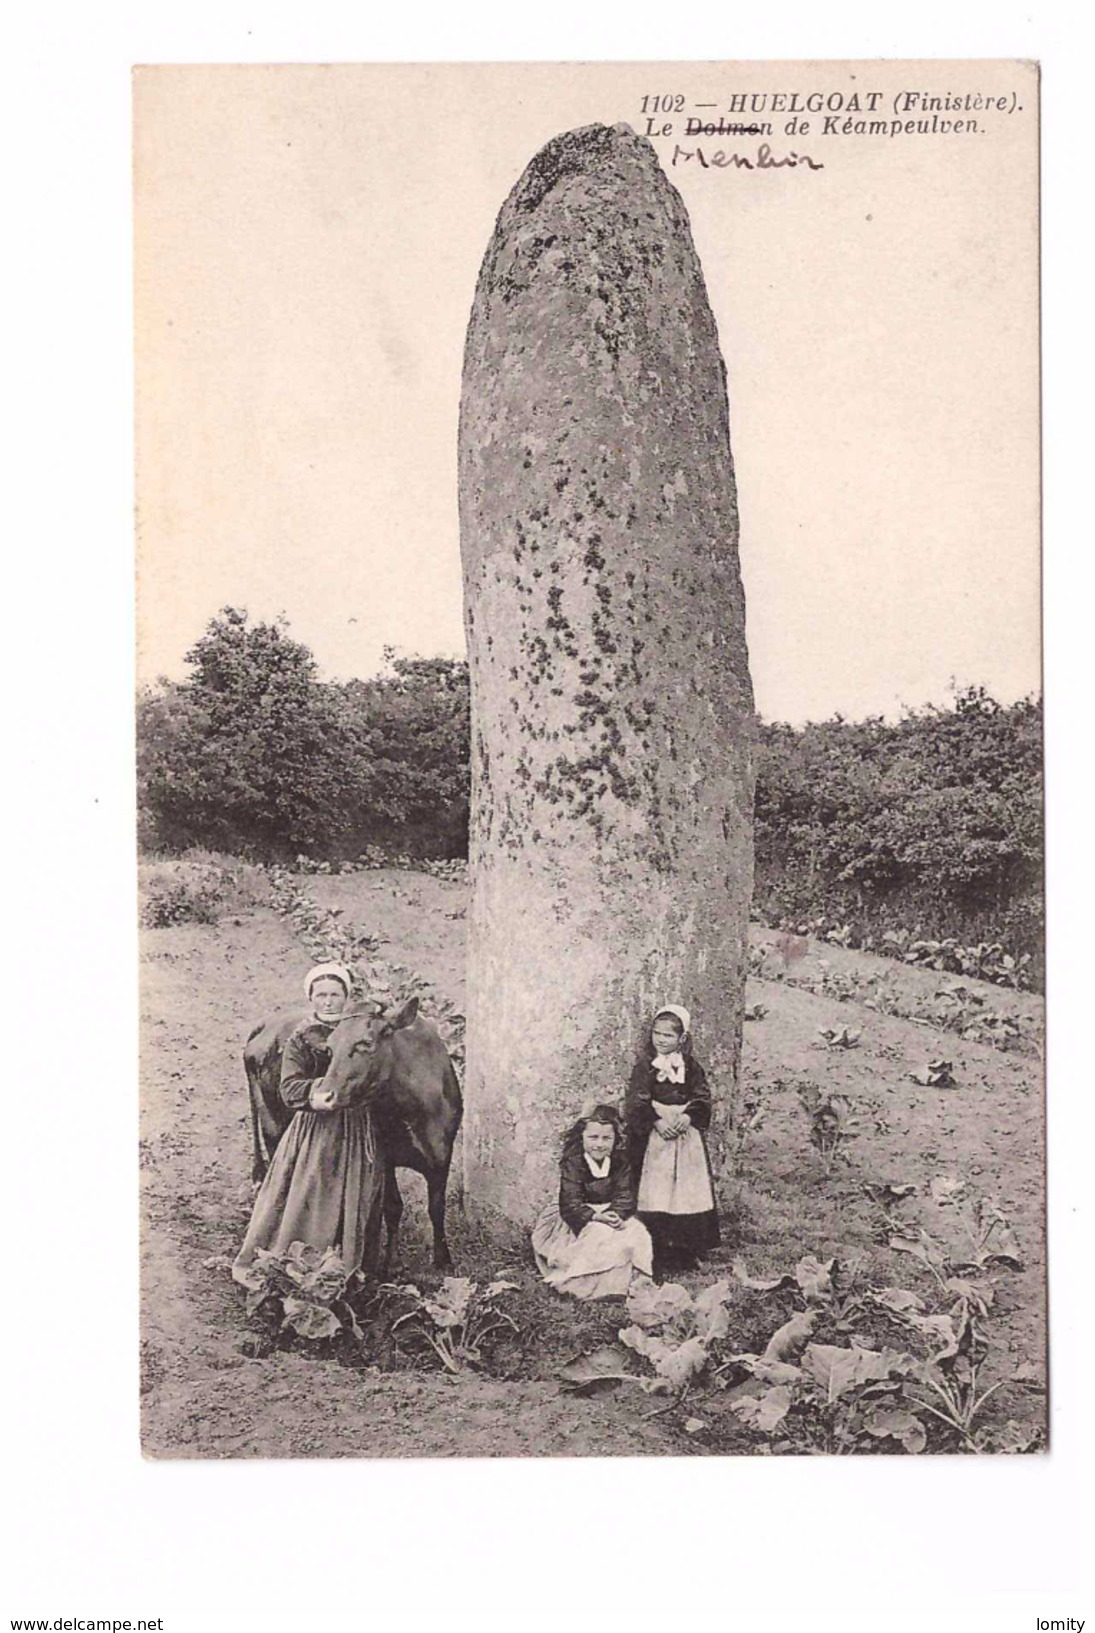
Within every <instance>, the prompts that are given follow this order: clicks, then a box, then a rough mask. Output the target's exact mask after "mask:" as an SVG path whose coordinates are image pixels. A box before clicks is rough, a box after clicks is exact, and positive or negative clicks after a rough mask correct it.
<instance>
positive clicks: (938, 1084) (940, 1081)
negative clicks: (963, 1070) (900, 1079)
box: [909, 1060, 958, 1089]
mask: <svg viewBox="0 0 1095 1633" xmlns="http://www.w3.org/2000/svg"><path fill="white" fill-rule="evenodd" d="M909 1076H910V1077H911V1078H912V1080H913V1082H914V1083H919V1084H920V1086H921V1087H922V1088H925V1089H954V1088H957V1087H958V1085H957V1084H956V1083H955V1081H954V1061H953V1060H929V1061H928V1064H927V1065H926V1066H921V1067H920V1068H919V1070H918V1071H915V1072H910V1073H909Z"/></svg>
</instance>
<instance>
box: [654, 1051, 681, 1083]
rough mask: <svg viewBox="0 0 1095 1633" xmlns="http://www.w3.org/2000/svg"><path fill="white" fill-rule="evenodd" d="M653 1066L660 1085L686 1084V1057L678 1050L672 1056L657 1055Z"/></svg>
mask: <svg viewBox="0 0 1095 1633" xmlns="http://www.w3.org/2000/svg"><path fill="white" fill-rule="evenodd" d="M653 1066H654V1070H655V1071H656V1072H657V1074H658V1082H659V1083H683V1082H684V1056H683V1055H682V1054H681V1053H680V1051H679V1050H678V1049H674V1051H673V1053H672V1054H671V1055H655V1056H654V1060H653Z"/></svg>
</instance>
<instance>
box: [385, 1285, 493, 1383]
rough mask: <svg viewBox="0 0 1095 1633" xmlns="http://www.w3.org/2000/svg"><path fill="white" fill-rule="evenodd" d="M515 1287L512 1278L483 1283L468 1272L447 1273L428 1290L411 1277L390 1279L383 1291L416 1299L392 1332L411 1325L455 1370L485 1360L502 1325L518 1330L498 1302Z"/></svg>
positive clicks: (447, 1368) (449, 1368)
mask: <svg viewBox="0 0 1095 1633" xmlns="http://www.w3.org/2000/svg"><path fill="white" fill-rule="evenodd" d="M516 1287H517V1284H516V1282H512V1281H492V1282H490V1283H488V1285H487V1286H486V1287H482V1288H481V1287H480V1286H479V1284H478V1283H477V1282H474V1281H472V1280H471V1279H470V1277H468V1276H446V1277H445V1279H444V1280H443V1281H442V1283H441V1286H440V1287H439V1288H438V1289H437V1291H436V1292H435V1293H429V1292H426V1293H424V1292H422V1291H421V1290H420V1289H419V1288H418V1287H416V1286H414V1284H413V1283H411V1282H406V1283H403V1284H402V1285H397V1284H395V1283H386V1284H385V1285H384V1286H383V1287H381V1288H380V1292H381V1293H382V1294H385V1293H389V1294H396V1295H398V1296H399V1297H401V1298H409V1299H411V1300H412V1301H413V1304H412V1308H411V1309H409V1310H407V1311H406V1312H405V1313H404V1314H403V1315H401V1316H399V1317H398V1318H397V1320H395V1321H393V1323H392V1328H391V1330H392V1332H393V1333H395V1332H397V1331H398V1330H399V1328H400V1327H407V1326H409V1327H410V1328H411V1329H412V1330H413V1332H414V1333H415V1335H416V1336H417V1337H418V1339H419V1340H420V1341H421V1342H422V1344H423V1345H424V1346H425V1348H426V1349H427V1351H428V1352H430V1353H432V1354H433V1355H434V1356H435V1357H436V1358H437V1360H439V1361H440V1363H441V1365H442V1367H443V1368H444V1369H445V1371H446V1372H448V1373H451V1374H454V1375H455V1374H457V1373H460V1372H464V1371H466V1370H467V1369H468V1368H469V1367H476V1366H479V1365H480V1364H481V1363H482V1361H483V1345H484V1342H485V1340H486V1339H487V1338H488V1337H489V1336H490V1334H491V1333H493V1332H497V1331H498V1330H499V1329H500V1328H503V1327H508V1328H510V1329H511V1330H512V1331H513V1332H517V1331H518V1330H519V1329H518V1326H517V1323H516V1321H514V1319H513V1317H512V1316H510V1315H508V1314H507V1313H506V1312H505V1311H504V1310H502V1309H501V1308H500V1307H499V1300H501V1299H502V1298H503V1297H504V1296H505V1294H506V1293H509V1292H514V1291H516Z"/></svg>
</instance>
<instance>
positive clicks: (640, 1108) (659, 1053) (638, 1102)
mask: <svg viewBox="0 0 1095 1633" xmlns="http://www.w3.org/2000/svg"><path fill="white" fill-rule="evenodd" d="M690 1025H691V1017H690V1015H689V1013H688V1010H687V1009H683V1008H681V1007H680V1006H679V1005H677V1004H666V1005H664V1006H663V1007H662V1008H661V1009H659V1011H658V1013H657V1014H656V1015H655V1016H654V1020H653V1023H652V1025H651V1029H650V1044H649V1046H648V1048H646V1049H645V1050H644V1051H643V1052H642V1054H641V1055H640V1056H639V1058H638V1060H637V1061H636V1062H635V1066H634V1069H633V1071H632V1073H631V1081H630V1083H629V1085H628V1090H627V1100H626V1105H625V1115H626V1118H627V1137H628V1143H629V1146H630V1150H631V1164H632V1168H633V1169H634V1171H635V1173H636V1174H638V1175H639V1196H638V1202H639V1218H640V1219H641V1220H642V1221H643V1223H644V1224H645V1225H646V1227H647V1229H648V1230H649V1231H650V1234H651V1236H652V1237H653V1240H654V1263H655V1267H656V1273H658V1274H660V1273H661V1272H662V1271H665V1270H671V1269H678V1270H690V1269H693V1268H694V1267H695V1264H696V1260H697V1259H698V1258H699V1256H700V1255H701V1254H703V1253H705V1252H706V1251H707V1250H708V1249H709V1248H712V1247H716V1246H717V1245H718V1240H719V1219H718V1214H717V1212H716V1210H715V1188H714V1185H713V1183H712V1179H711V1162H710V1159H709V1157H708V1154H707V1142H706V1140H705V1139H704V1135H705V1134H706V1132H707V1129H708V1128H709V1126H710V1123H711V1090H710V1087H709V1085H708V1082H707V1074H706V1073H705V1071H704V1069H703V1067H702V1066H701V1065H700V1063H699V1061H698V1060H697V1059H696V1057H695V1055H693V1053H692V1043H691V1039H690V1037H689V1030H688V1029H689V1026H690Z"/></svg>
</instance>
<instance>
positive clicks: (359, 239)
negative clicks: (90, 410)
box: [133, 60, 1048, 1460]
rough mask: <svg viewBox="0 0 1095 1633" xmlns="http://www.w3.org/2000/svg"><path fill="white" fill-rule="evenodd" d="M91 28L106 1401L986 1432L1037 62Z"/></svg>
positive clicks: (637, 1433)
mask: <svg viewBox="0 0 1095 1633" xmlns="http://www.w3.org/2000/svg"><path fill="white" fill-rule="evenodd" d="M133 83H134V200H135V203H134V223H135V295H136V467H137V566H138V587H137V648H138V653H137V660H138V661H137V669H138V697H137V716H136V718H137V801H138V818H137V824H138V844H139V863H138V867H139V913H140V924H141V931H140V953H141V972H140V993H141V999H140V1002H141V1129H140V1186H141V1334H140V1344H141V1378H140V1391H141V1400H140V1408H141V1425H142V1428H141V1437H142V1447H143V1451H144V1454H145V1456H146V1457H147V1458H150V1459H154V1460H174V1459H191V1460H194V1459H271V1458H275V1459H332V1458H335V1459H363V1458H364V1459H372V1458H449V1459H452V1458H457V1459H464V1458H476V1459H483V1458H513V1457H521V1458H559V1457H582V1458H590V1457H595V1458H600V1457H621V1456H623V1457H679V1458H712V1457H715V1458H754V1457H761V1456H767V1457H773V1456H774V1457H789V1458H803V1457H818V1456H821V1457H836V1456H854V1457H857V1458H868V1457H870V1458H879V1457H884V1458H889V1459H904V1458H908V1457H914V1458H925V1457H932V1456H938V1455H944V1456H951V1457H954V1456H975V1457H988V1456H1002V1455H1018V1454H1041V1453H1043V1452H1045V1451H1046V1449H1047V1444H1048V1437H1047V1387H1048V1370H1047V1365H1048V1351H1047V1313H1046V1300H1047V1295H1046V1277H1047V1265H1046V1227H1045V1207H1046V1195H1045V1146H1044V1084H1043V1064H1044V1058H1043V1057H1044V990H1045V949H1044V935H1045V916H1044V891H1043V872H1044V854H1043V852H1044V825H1043V776H1042V738H1043V734H1042V695H1041V628H1040V616H1041V613H1040V570H1041V560H1040V464H1039V461H1040V432H1039V309H1038V277H1039V269H1038V257H1039V249H1038V246H1039V206H1038V122H1039V111H1038V99H1039V74H1038V69H1037V66H1036V65H1035V64H1032V63H1029V62H1021V61H1003V60H980V61H930V62H927V61H909V62H902V61H886V62H880V61H863V62H836V61H828V62H808V61H799V62H774V63H773V62H737V63H735V62H723V63H712V62H707V63H694V64H687V63H672V64H650V63H642V64H627V63H620V64H606V63H598V64H546V63H545V64H535V63H533V64H523V65H498V64H495V65H486V64H484V65H481V66H475V65H459V66H458V65H454V64H444V65H441V64H439V65H432V66H428V65H413V66H412V65H403V66H397V65H377V64H372V65H364V64H362V65H357V66H355V65H352V64H341V65H328V66H318V65H315V66H293V65H278V66H273V65H271V66H235V67H232V66H204V67H203V66H187V67H182V66H177V67H176V66H167V65H163V66H148V67H143V68H139V69H137V70H136V72H135V74H134V82H133Z"/></svg>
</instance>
